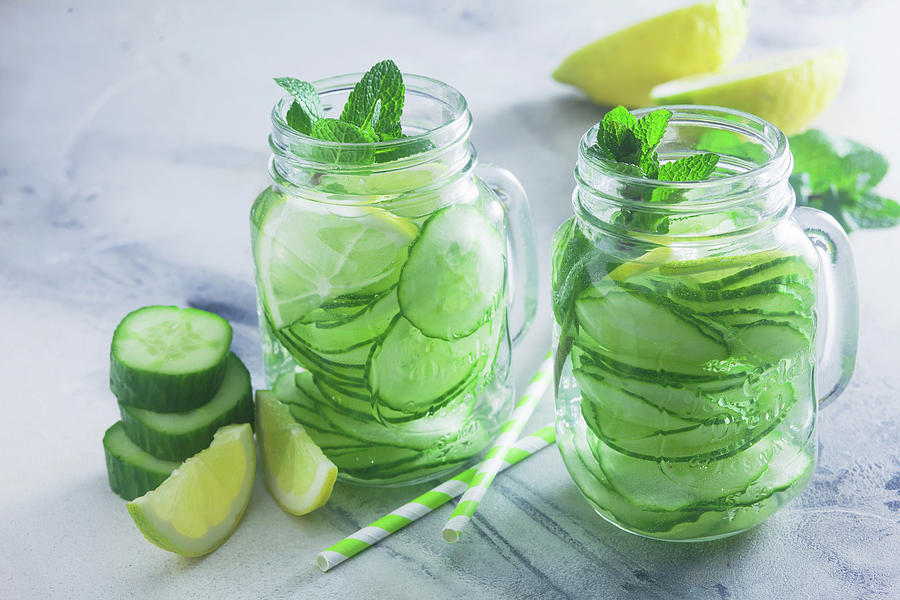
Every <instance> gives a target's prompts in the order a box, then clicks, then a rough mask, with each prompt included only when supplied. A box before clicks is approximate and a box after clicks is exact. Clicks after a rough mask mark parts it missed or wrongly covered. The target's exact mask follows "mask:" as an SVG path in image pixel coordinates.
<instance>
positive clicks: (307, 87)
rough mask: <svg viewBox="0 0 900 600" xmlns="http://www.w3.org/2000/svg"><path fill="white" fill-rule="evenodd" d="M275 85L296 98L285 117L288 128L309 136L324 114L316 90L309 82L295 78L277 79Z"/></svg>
mask: <svg viewBox="0 0 900 600" xmlns="http://www.w3.org/2000/svg"><path fill="white" fill-rule="evenodd" d="M275 83H277V84H278V85H280V86H281V87H283V88H284V89H285V90H287V92H288V93H289V94H290V95H291V96H292V97H293V98H294V101H293V102H292V103H291V106H290V108H288V111H287V114H286V115H285V120H286V121H287V124H288V127H290V128H291V129H295V130H297V131H299V132H300V133H305V134H306V135H309V134H310V131H311V130H312V125H313V123H315V122H316V121H317V120H318V119H321V118H322V115H323V114H324V113H323V111H322V102H321V100H320V99H319V94H318V92H316V88H315V87H313V85H312V84H311V83H309V82H306V81H301V80H299V79H295V78H293V77H277V78H275Z"/></svg>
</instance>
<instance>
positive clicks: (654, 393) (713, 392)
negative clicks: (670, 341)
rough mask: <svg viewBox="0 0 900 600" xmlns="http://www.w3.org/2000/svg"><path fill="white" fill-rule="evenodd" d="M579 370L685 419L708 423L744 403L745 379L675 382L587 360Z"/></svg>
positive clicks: (729, 416)
mask: <svg viewBox="0 0 900 600" xmlns="http://www.w3.org/2000/svg"><path fill="white" fill-rule="evenodd" d="M582 370H583V371H585V372H587V373H588V374H590V375H593V376H594V377H597V378H600V379H602V380H603V381H604V382H605V383H606V384H607V385H609V386H610V387H613V388H616V389H617V393H627V394H629V395H632V396H637V397H639V398H641V399H642V400H643V401H644V402H648V403H650V404H651V405H653V406H655V407H657V408H658V409H659V410H662V411H665V412H667V413H671V414H673V415H675V416H676V417H679V418H680V419H684V420H686V421H696V422H709V421H721V420H725V419H732V418H734V417H735V416H737V415H738V414H739V411H740V408H739V407H742V406H744V405H745V404H747V395H746V393H745V392H744V383H745V381H746V379H745V378H744V377H743V376H742V377H737V378H723V379H722V380H718V381H713V382H712V383H708V384H691V383H686V384H681V385H679V384H676V383H674V382H669V381H658V380H653V379H645V378H641V377H631V376H629V375H627V374H624V373H620V372H618V371H615V370H613V369H610V368H609V367H607V366H602V367H601V366H599V365H597V364H596V363H587V364H586V365H585V366H584V367H582Z"/></svg>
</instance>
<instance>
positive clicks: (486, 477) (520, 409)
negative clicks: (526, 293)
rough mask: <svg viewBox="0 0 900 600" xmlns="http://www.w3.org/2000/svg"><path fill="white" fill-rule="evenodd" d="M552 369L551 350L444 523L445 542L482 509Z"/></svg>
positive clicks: (455, 540) (546, 385)
mask: <svg viewBox="0 0 900 600" xmlns="http://www.w3.org/2000/svg"><path fill="white" fill-rule="evenodd" d="M552 372H553V356H552V353H550V352H548V353H547V356H546V357H545V358H544V362H542V363H541V367H540V368H539V369H538V372H537V373H535V374H534V377H532V379H531V383H529V384H528V389H526V390H525V395H524V396H522V397H521V398H520V399H519V403H518V404H516V408H515V409H514V410H513V413H512V415H511V416H510V417H509V419H507V420H506V422H505V423H504V424H503V427H501V428H500V436H499V437H498V438H497V441H496V442H495V443H494V446H493V447H492V448H491V449H490V451H488V453H487V456H486V457H485V459H484V461H483V462H482V463H481V466H480V467H479V468H478V472H477V473H475V476H474V477H473V478H472V481H471V482H470V483H469V489H467V490H466V491H465V492H464V493H463V496H462V499H461V500H460V501H459V504H457V505H456V508H454V509H453V514H452V515H450V520H449V521H447V524H446V525H444V529H443V530H442V531H441V536H442V537H443V538H444V541H446V542H450V543H453V542H457V541H459V536H460V533H461V532H462V530H463V529H464V528H465V526H466V525H467V524H468V523H469V521H470V520H471V519H472V515H474V514H475V509H477V508H478V503H479V502H481V499H482V498H484V494H485V493H486V492H487V491H488V488H489V487H490V485H491V483H492V482H493V481H494V477H495V476H496V475H497V473H498V472H499V471H500V468H501V467H502V466H503V463H504V461H505V459H506V454H507V453H508V452H509V450H510V449H511V448H512V447H513V446H514V445H515V442H516V440H517V439H518V437H519V434H521V433H522V429H523V428H524V427H525V423H527V422H528V419H529V418H531V413H533V412H534V407H535V406H536V405H537V403H538V400H540V399H541V397H542V396H543V395H544V392H546V391H547V388H548V387H549V386H550V378H551V376H552V375H551V373H552Z"/></svg>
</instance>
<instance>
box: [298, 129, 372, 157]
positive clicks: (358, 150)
mask: <svg viewBox="0 0 900 600" xmlns="http://www.w3.org/2000/svg"><path fill="white" fill-rule="evenodd" d="M310 135H312V137H314V138H316V139H320V140H324V141H328V142H340V143H343V144H372V143H373V142H376V141H378V139H377V138H376V137H375V136H374V135H372V134H371V133H369V132H368V131H366V130H364V129H362V128H360V127H357V126H356V125H353V124H352V123H346V122H344V121H339V120H338V119H319V120H318V121H316V122H315V123H313V126H312V130H311V132H310ZM316 160H318V161H319V162H327V163H337V164H360V165H365V164H370V163H373V162H374V161H375V147H374V146H368V145H367V146H359V147H352V148H317V149H316Z"/></svg>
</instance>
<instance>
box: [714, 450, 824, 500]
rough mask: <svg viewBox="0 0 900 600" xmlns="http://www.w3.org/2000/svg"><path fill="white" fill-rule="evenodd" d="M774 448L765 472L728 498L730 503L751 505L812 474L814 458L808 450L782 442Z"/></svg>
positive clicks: (799, 487)
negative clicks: (745, 487)
mask: <svg viewBox="0 0 900 600" xmlns="http://www.w3.org/2000/svg"><path fill="white" fill-rule="evenodd" d="M774 450H775V453H774V456H773V457H772V460H771V461H769V464H768V468H767V469H766V471H765V473H763V474H762V476H760V477H759V478H757V479H756V480H755V481H754V482H753V484H752V485H750V487H748V488H747V489H746V490H745V491H744V492H742V493H741V494H738V495H736V496H733V497H730V498H728V499H727V500H726V503H727V504H728V505H730V506H731V505H734V506H751V505H753V504H756V503H758V502H760V501H762V500H765V499H766V498H769V497H770V496H772V495H774V494H777V493H778V492H783V491H784V490H786V489H788V488H790V487H793V486H795V485H797V484H798V483H801V480H802V479H805V478H808V477H810V476H812V469H813V458H812V456H811V455H810V453H809V452H808V451H804V450H803V449H801V448H799V447H797V446H794V445H793V444H787V445H785V444H784V443H781V442H777V443H776V444H775V448H774ZM798 489H801V486H798Z"/></svg>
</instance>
